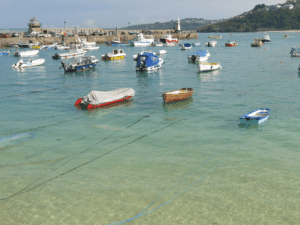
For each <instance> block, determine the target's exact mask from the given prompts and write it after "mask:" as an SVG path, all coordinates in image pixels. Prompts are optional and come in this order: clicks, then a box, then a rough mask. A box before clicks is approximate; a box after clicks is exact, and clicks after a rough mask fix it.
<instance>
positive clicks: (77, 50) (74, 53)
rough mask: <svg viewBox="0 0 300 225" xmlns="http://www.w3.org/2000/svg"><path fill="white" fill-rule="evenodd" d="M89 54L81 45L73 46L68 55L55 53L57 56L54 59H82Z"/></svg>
mask: <svg viewBox="0 0 300 225" xmlns="http://www.w3.org/2000/svg"><path fill="white" fill-rule="evenodd" d="M86 53H87V51H84V50H83V49H82V47H81V46H80V45H72V46H71V48H70V51H69V52H67V53H61V54H58V53H55V55H53V56H52V58H53V59H70V58H75V57H81V56H84V55H85V54H86Z"/></svg>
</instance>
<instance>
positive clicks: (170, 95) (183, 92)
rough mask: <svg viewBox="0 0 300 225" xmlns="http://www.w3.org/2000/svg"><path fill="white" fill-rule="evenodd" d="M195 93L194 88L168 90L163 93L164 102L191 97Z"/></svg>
mask: <svg viewBox="0 0 300 225" xmlns="http://www.w3.org/2000/svg"><path fill="white" fill-rule="evenodd" d="M193 93H194V90H193V89H192V88H181V89H179V90H175V91H168V92H165V93H163V94H162V97H163V99H164V103H168V102H178V101H182V100H185V99H188V98H190V97H191V96H192V95H193Z"/></svg>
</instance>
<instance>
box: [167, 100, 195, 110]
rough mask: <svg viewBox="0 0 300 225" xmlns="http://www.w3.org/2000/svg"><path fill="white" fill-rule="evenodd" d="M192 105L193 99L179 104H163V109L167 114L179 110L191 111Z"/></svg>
mask: <svg viewBox="0 0 300 225" xmlns="http://www.w3.org/2000/svg"><path fill="white" fill-rule="evenodd" d="M192 103H193V97H191V98H189V99H186V100H182V101H179V102H170V103H163V108H164V111H165V112H170V111H173V110H178V109H189V108H190V107H191V106H192Z"/></svg>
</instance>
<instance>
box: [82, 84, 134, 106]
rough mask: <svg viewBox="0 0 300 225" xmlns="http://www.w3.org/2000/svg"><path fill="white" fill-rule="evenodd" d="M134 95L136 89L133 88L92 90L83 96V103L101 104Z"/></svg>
mask: <svg viewBox="0 0 300 225" xmlns="http://www.w3.org/2000/svg"><path fill="white" fill-rule="evenodd" d="M134 95H135V91H134V90H133V89H132V88H120V89H116V90H112V91H90V93H89V94H88V95H87V96H85V97H83V98H82V103H86V104H92V105H99V104H103V103H107V102H113V101H116V100H119V99H123V98H125V97H128V96H134Z"/></svg>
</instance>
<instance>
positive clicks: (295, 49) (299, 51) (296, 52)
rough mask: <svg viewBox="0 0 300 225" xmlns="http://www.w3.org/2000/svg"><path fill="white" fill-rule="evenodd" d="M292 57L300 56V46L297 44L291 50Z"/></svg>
mask: <svg viewBox="0 0 300 225" xmlns="http://www.w3.org/2000/svg"><path fill="white" fill-rule="evenodd" d="M290 54H291V56H292V57H300V48H298V47H297V46H295V47H293V48H292V49H291V51H290Z"/></svg>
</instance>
